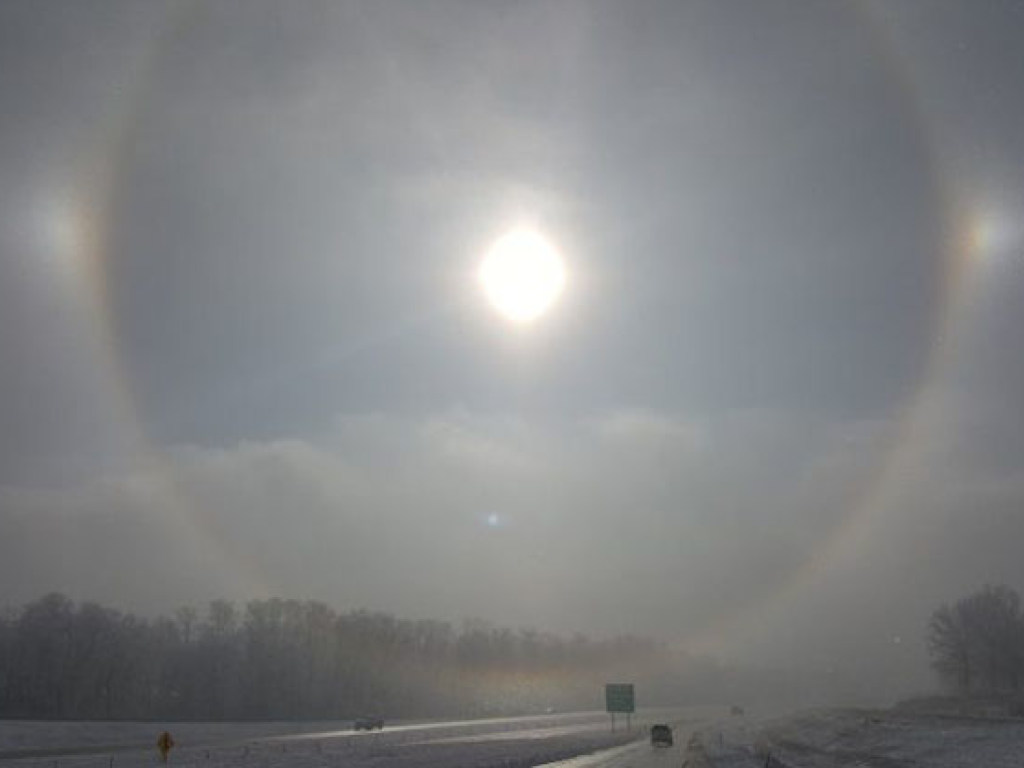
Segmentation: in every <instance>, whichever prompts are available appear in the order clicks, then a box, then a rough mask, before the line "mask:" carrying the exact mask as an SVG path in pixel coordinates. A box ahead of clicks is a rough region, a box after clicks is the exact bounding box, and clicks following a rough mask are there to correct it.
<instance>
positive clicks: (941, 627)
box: [928, 585, 1024, 693]
mask: <svg viewBox="0 0 1024 768" xmlns="http://www.w3.org/2000/svg"><path fill="white" fill-rule="evenodd" d="M928 649H929V651H930V653H931V656H932V666H933V667H934V669H935V670H936V671H937V672H938V674H939V676H940V677H941V678H942V680H943V681H944V682H946V683H947V684H950V685H951V686H952V687H953V688H955V689H956V690H957V691H958V692H960V693H972V692H976V691H977V692H986V693H999V692H1008V691H1012V692H1016V691H1019V690H1020V683H1021V680H1022V678H1024V614H1022V612H1021V601H1020V595H1018V594H1017V592H1016V591H1014V590H1013V589H1011V588H1010V587H1007V586H1004V585H995V586H993V585H985V586H984V587H982V588H981V589H979V590H978V591H977V592H974V593H972V594H970V595H967V596H966V597H964V598H962V599H960V600H958V601H957V602H956V603H954V604H953V605H952V606H950V605H948V604H944V605H942V606H940V607H939V608H938V609H936V611H935V612H934V613H933V614H932V617H931V620H930V621H929V624H928Z"/></svg>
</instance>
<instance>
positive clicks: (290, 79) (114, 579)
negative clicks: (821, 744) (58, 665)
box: [0, 0, 1024, 690]
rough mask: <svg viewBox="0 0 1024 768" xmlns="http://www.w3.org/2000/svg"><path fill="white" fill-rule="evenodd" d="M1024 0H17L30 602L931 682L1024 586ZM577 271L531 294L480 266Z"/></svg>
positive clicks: (16, 538) (12, 415)
mask: <svg viewBox="0 0 1024 768" xmlns="http://www.w3.org/2000/svg"><path fill="white" fill-rule="evenodd" d="M1022 34H1024V5H1021V4H1020V3H1018V2H1010V1H1009V0H1007V1H1006V2H997V1H996V0H991V1H990V2H985V3H961V2H938V1H937V0H927V2H925V1H924V0H922V2H911V1H910V0H906V2H900V3H886V4H884V5H883V4H877V5H876V4H872V3H866V2H864V3H861V2H857V3H848V4H838V3H837V4H825V3H812V2H793V3H785V2H777V3H764V2H730V3H722V2H711V1H708V2H693V3H686V4H683V3H675V2H666V3H661V4H659V3H632V2H630V3H607V2H545V3H541V2H527V3H516V4H487V3H483V4H478V3H441V2H423V3H404V2H394V3H361V4H343V3H314V2H294V3H287V4H284V3H276V2H274V3H263V2H256V1H255V0H244V1H240V2H226V1H222V2H217V3H213V4H207V3H189V2H185V3H173V4H172V3H139V2H129V3H117V2H113V1H112V0H104V1H103V2H99V1H95V2H85V1H82V2H46V3H37V2H27V1H26V2H8V3H4V4H3V5H2V6H0V104H2V105H3V110H2V113H0V114H2V116H0V167H3V169H4V174H3V182H2V184H0V211H2V215H0V362H2V364H0V600H2V601H10V602H16V601H21V600H25V599H30V598H32V597H35V596H37V595H38V594H40V593H41V592H43V591H45V590H51V589H59V590H62V591H65V592H67V593H69V594H71V595H72V596H74V597H80V598H82V597H90V598H99V599H103V600H107V601H111V602H116V603H118V604H121V605H124V606H127V607H132V608H137V609H143V610H154V611H155V610H163V609H166V608H169V607H172V606H174V605H176V604H178V603H179V602H182V601H205V600H207V599H210V598H213V597H217V596H221V595H225V596H228V597H233V598H245V597H249V596H254V595H266V594H281V595H289V596H298V597H316V598H320V599H324V600H327V601H328V602H330V603H332V604H333V605H335V606H337V607H339V608H342V609H344V608H355V607H370V608H380V609H385V610H391V611H395V612H399V613H402V614H406V615H411V616H436V617H441V618H450V619H459V618H461V617H464V616H481V617H485V618H489V619H492V620H495V621H497V622H501V623H508V624H513V625H533V626H539V627H542V628H546V629H554V630H559V631H574V630H584V631H588V632H594V633H598V634H608V633H613V632H622V631H632V632H639V633H645V634H652V635H655V636H658V637H664V638H668V639H671V640H674V641H678V642H679V643H681V644H683V645H686V646H688V647H693V648H699V649H702V650H709V651H712V652H715V653H718V654H720V655H722V656H723V657H725V658H734V659H744V660H756V661H763V662H766V663H768V662H770V663H778V664H786V663H791V662H795V661H797V660H799V661H801V662H804V661H806V660H807V659H813V660H814V661H815V663H817V664H819V665H820V666H821V667H822V668H823V669H827V668H830V667H834V666H836V665H840V664H841V665H844V666H845V667H847V668H849V667H851V666H853V667H863V669H864V671H865V674H870V673H872V672H873V673H874V675H876V676H877V678H876V677H871V678H870V679H885V680H886V681H887V683H888V685H889V686H890V688H891V689H892V690H906V689H910V688H913V687H916V686H921V685H924V684H925V683H927V681H928V676H927V666H926V663H925V658H924V655H923V622H924V620H925V618H926V617H927V614H928V612H929V611H930V610H931V609H932V608H933V607H934V606H935V604H936V603H937V602H939V601H941V600H943V599H947V598H953V597H956V596H958V595H959V594H960V593H961V592H963V591H966V590H969V589H972V588H974V587H976V586H978V585H980V584H981V583H983V582H985V581H1006V582H1008V583H1010V584H1011V585H1013V586H1016V587H1018V588H1024V560H1021V558H1020V556H1019V554H1020V553H1019V548H1018V547H1017V546H1016V543H1017V542H1019V541H1021V540H1024V539H1022V537H1024V513H1022V503H1024V467H1022V465H1021V460H1020V457H1021V456H1022V455H1024V453H1022V449H1024V438H1022V437H1021V435H1024V412H1022V408H1021V396H1020V393H1021V392H1024V358H1022V356H1021V355H1020V354H1019V350H1020V341H1019V331H1018V329H1019V328H1020V327H1022V324H1024V302H1022V301H1021V298H1022V287H1024V261H1022V260H1024V225H1022V224H1021V221H1024V218H1022V213H1021V212H1022V208H1024V171H1022V169H1024V162H1022V161H1024V95H1022V91H1021V88H1020V82H1019V80H1020V72H1022V71H1024V49H1022V48H1021V46H1020V45H1019V41H1020V39H1021V35H1022ZM522 222H530V223H533V224H535V225H536V226H538V227H539V228H541V229H542V230H543V231H544V232H545V233H546V235H547V236H548V237H549V238H550V239H551V240H552V241H553V242H554V243H555V244H556V245H557V246H558V248H559V249H560V251H561V252H562V254H563V255H564V258H565V261H566V265H567V270H568V280H567V285H566V290H565V293H564V295H563V296H562V298H561V300H560V301H559V303H558V304H557V305H556V306H555V307H554V309H553V310H552V311H551V312H550V313H549V314H547V315H545V316H544V317H542V318H540V319H539V320H538V321H537V322H536V323H534V324H532V325H530V326H529V327H525V328H520V327H513V326H511V325H510V324H509V323H508V322H507V321H506V320H504V319H502V318H501V317H499V316H498V315H496V314H495V313H494V311H493V310H492V309H491V308H490V307H489V306H488V305H487V303H486V301H485V299H484V298H483V296H482V293H481V291H480V290H479V288H478V285H477V283H476V269H477V265H478V263H479V261H480V260H481V258H482V256H483V254H484V253H485V252H486V249H487V247H488V245H489V244H490V243H491V242H492V241H493V240H494V239H495V238H497V237H498V236H499V235H500V234H501V233H502V232H503V231H505V230H507V229H508V228H509V227H511V226H514V225H516V224H518V223H522Z"/></svg>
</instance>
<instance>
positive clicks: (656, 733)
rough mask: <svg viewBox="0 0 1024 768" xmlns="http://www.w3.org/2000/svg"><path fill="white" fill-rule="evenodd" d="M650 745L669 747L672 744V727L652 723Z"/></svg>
mask: <svg viewBox="0 0 1024 768" xmlns="http://www.w3.org/2000/svg"><path fill="white" fill-rule="evenodd" d="M651 746H652V747H671V746H672V729H671V728H669V727H668V726H667V725H661V724H659V725H652V726H651Z"/></svg>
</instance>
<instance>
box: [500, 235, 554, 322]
mask: <svg viewBox="0 0 1024 768" xmlns="http://www.w3.org/2000/svg"><path fill="white" fill-rule="evenodd" d="M480 282H481V284H482V285H483V288H484V292H485V293H486V294H487V298H488V299H489V300H490V302H491V304H493V305H494V308H495V309H497V310H498V311H499V312H500V313H501V314H502V315H504V316H505V317H507V318H508V319H510V320H512V321H514V322H517V323H528V322H530V321H531V320H535V319H536V318H538V317H540V316H541V315H542V314H544V313H545V312H546V311H547V310H548V309H550V308H551V306H552V305H553V304H554V303H555V300H556V299H557V298H558V296H559V294H561V292H562V289H563V288H564V287H565V265H564V264H563V263H562V258H561V256H559V254H558V251H557V250H555V248H554V246H553V245H551V243H550V242H548V240H547V239H546V238H545V237H544V236H543V235H541V234H540V233H539V232H537V231H536V230H533V229H514V230H512V231H510V232H507V233H505V234H504V235H502V236H501V237H499V238H498V239H497V241H495V243H494V245H492V246H491V248H490V250H489V251H488V252H487V255H486V256H485V257H484V260H483V263H482V264H481V265H480Z"/></svg>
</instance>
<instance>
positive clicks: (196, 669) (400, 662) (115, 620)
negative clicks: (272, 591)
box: [0, 594, 699, 720]
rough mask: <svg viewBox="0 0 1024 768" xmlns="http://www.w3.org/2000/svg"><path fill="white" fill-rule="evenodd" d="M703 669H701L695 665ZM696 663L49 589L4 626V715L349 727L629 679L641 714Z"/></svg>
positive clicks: (0, 705) (572, 703) (368, 615)
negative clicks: (156, 613) (123, 601)
mask: <svg viewBox="0 0 1024 768" xmlns="http://www.w3.org/2000/svg"><path fill="white" fill-rule="evenodd" d="M697 666H699V665H697ZM695 670H696V673H697V674H699V670H697V667H696V666H695V665H694V664H692V663H690V660H689V659H687V658H686V657H684V656H681V655H680V654H679V653H678V652H676V651H673V650H671V649H670V648H669V647H667V646H665V645H663V644H660V643H658V642H655V641H652V640H649V639H644V638H640V637H633V636H627V637H619V638H614V639H607V640H594V639H590V638H588V637H586V636H583V635H578V634H577V635H573V636H571V637H562V636H559V635H554V634H549V633H542V632H538V631H535V630H530V629H522V630H511V629H507V628H499V627H494V626H492V625H490V624H488V623H486V622H483V621H475V620H470V621H466V622H464V623H463V624H462V625H461V626H458V627H456V626H453V625H452V624H450V623H447V622H443V621H432V620H406V619H400V618H396V617H394V616H391V615H389V614H386V613H374V612H368V611H356V612H349V613H338V612H336V611H334V610H333V609H332V608H330V607H329V606H327V605H325V604H324V603H320V602H316V601H299V600H284V599H266V600H253V601H250V602H248V603H245V604H244V605H242V606H239V605H236V604H235V603H232V602H229V601H226V600H216V601H213V602H211V603H210V604H209V605H208V606H207V607H206V608H205V610H203V611H199V610H196V609H195V608H193V607H184V608H181V609H179V610H178V611H176V612H175V613H174V614H173V615H172V616H160V617H157V618H152V619H150V618H145V617H141V616H137V615H134V614H132V613H127V612H122V611H119V610H116V609H113V608H110V607H106V606H102V605H99V604H97V603H94V602H82V603H75V602H73V601H72V600H70V599H69V598H67V597H66V596H64V595H61V594H49V595H46V596H45V597H42V598H40V599H38V600H35V601H33V602H30V603H28V604H26V605H23V606H21V607H20V608H18V609H13V610H9V611H8V612H7V614H6V615H3V616H0V717H7V718H57V719H165V720H166V719H192V720H243V719H250V720H259V719H348V718H353V717H357V716H361V715H369V714H374V715H380V716H384V717H388V718H413V717H448V716H486V715H498V714H516V713H527V712H536V711H545V710H547V709H549V708H554V709H570V708H573V709H575V708H600V707H602V706H603V699H602V696H603V684H604V683H605V682H608V681H616V680H632V681H635V682H636V683H637V684H638V688H639V689H640V690H641V691H643V693H644V697H645V698H644V703H645V704H656V703H667V702H668V701H669V700H670V699H672V697H673V693H674V692H675V691H678V690H680V689H681V688H687V687H689V688H690V689H692V688H693V686H692V685H689V686H688V685H687V684H688V683H692V682H693V680H694V679H695Z"/></svg>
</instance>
